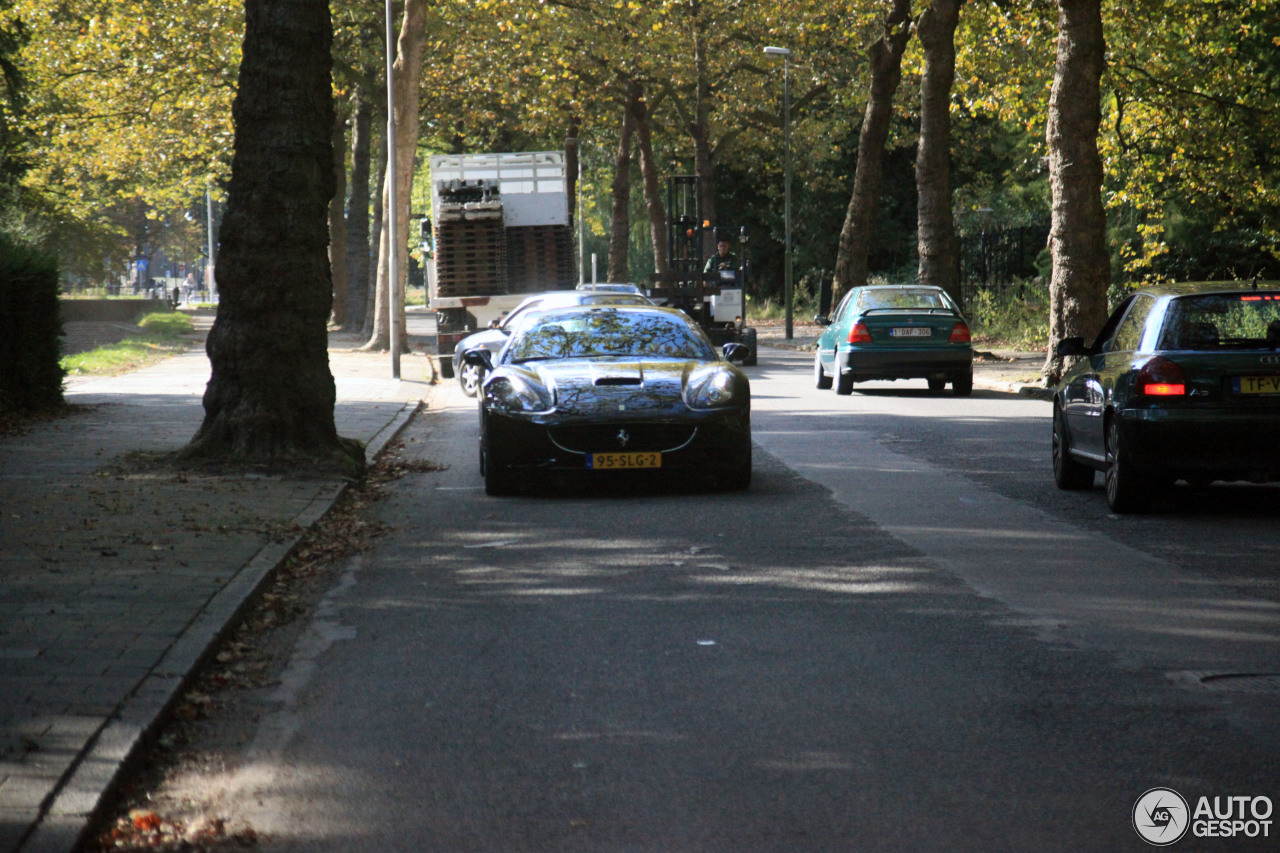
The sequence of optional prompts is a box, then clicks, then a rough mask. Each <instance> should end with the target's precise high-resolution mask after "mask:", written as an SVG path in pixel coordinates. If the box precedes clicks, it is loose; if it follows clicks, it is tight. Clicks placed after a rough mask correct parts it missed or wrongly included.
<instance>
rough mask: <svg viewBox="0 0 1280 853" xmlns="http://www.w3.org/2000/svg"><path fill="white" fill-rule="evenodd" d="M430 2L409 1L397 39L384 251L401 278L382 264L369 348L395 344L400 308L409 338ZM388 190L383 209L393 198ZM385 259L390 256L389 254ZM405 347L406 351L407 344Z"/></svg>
mask: <svg viewBox="0 0 1280 853" xmlns="http://www.w3.org/2000/svg"><path fill="white" fill-rule="evenodd" d="M427 2H428V0H405V4H404V19H403V21H401V26H400V36H399V38H397V39H396V60H395V65H394V75H393V76H394V77H395V80H394V85H393V86H392V100H393V102H394V107H393V108H394V110H395V116H396V140H395V143H396V157H395V163H394V164H392V166H393V168H390V169H389V170H388V173H387V181H392V180H394V181H395V182H396V185H395V186H396V207H397V208H399V209H398V210H395V211H390V212H388V211H387V210H385V209H384V211H383V216H382V236H381V239H380V244H381V248H380V250H381V251H382V252H387V251H395V253H396V254H395V259H396V281H394V282H392V281H388V280H387V271H388V270H387V264H386V263H385V262H384V263H382V264H380V265H379V268H378V287H377V298H376V300H375V301H374V324H373V334H372V335H371V336H370V338H369V342H368V343H366V344H365V345H364V347H363V348H364V349H366V350H371V349H389V348H390V346H391V311H392V310H394V311H395V312H396V328H397V329H398V330H399V335H400V337H401V339H402V340H401V342H400V343H401V344H403V343H404V341H405V340H407V338H406V336H405V331H404V298H403V294H404V285H405V280H406V275H407V273H408V266H409V264H408V261H409V195H410V190H411V189H412V187H413V161H414V156H415V155H416V154H417V147H418V89H419V87H420V85H421V80H422V54H423V51H424V50H425V49H426V45H427V25H426V20H427ZM390 195H391V194H390V193H389V192H386V191H385V190H384V192H383V207H384V208H385V207H386V206H387V204H388V203H389V201H390ZM383 257H384V259H385V257H386V256H385V255H384V256H383ZM401 349H404V347H403V346H402V347H401Z"/></svg>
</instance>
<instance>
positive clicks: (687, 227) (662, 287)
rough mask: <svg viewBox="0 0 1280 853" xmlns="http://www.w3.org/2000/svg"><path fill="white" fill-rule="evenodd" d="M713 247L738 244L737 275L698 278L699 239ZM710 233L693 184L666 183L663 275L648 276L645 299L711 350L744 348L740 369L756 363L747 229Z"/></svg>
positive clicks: (702, 257) (679, 179)
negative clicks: (689, 321) (691, 325)
mask: <svg viewBox="0 0 1280 853" xmlns="http://www.w3.org/2000/svg"><path fill="white" fill-rule="evenodd" d="M708 232H710V233H713V234H714V235H715V237H716V241H717V242H719V241H721V240H727V241H729V242H730V243H732V242H733V240H734V239H735V237H736V240H737V242H738V249H737V251H738V260H739V263H738V265H737V269H732V270H728V269H721V270H712V271H711V272H704V271H703V269H704V267H705V266H706V262H707V254H705V252H704V249H703V240H704V237H705V235H706V234H707V233H708ZM731 235H733V229H731V228H728V227H724V226H721V227H713V226H712V225H711V223H710V222H708V221H706V220H704V219H703V218H702V210H701V205H700V204H699V203H698V179H697V177H696V176H694V175H675V176H672V177H671V178H668V180H667V269H668V270H669V273H668V274H667V275H665V276H664V275H660V274H658V273H654V276H653V281H654V286H653V288H652V289H651V290H650V291H649V297H650V298H651V299H653V301H654V302H657V303H658V304H660V305H668V306H670V307H672V308H679V309H680V310H682V311H684V312H685V313H686V314H688V315H689V316H690V317H692V318H693V320H694V322H696V323H697V324H698V325H699V326H701V327H702V330H703V331H704V332H706V333H707V337H709V338H710V339H711V342H712V343H713V344H715V345H716V346H717V347H719V346H723V345H724V344H727V343H738V344H744V345H745V346H746V347H747V348H748V349H750V350H751V354H750V355H749V356H747V358H746V360H745V361H743V364H744V365H748V366H750V365H754V364H755V363H756V330H755V329H753V328H750V327H748V326H747V325H746V313H747V312H746V308H747V302H746V284H747V274H748V272H749V270H750V264H749V263H748V261H747V229H746V228H745V227H743V228H739V229H737V234H736V235H733V236H731Z"/></svg>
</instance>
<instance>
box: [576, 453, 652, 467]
mask: <svg viewBox="0 0 1280 853" xmlns="http://www.w3.org/2000/svg"><path fill="white" fill-rule="evenodd" d="M587 467H588V468H591V469H592V470H595V471H621V470H623V469H627V468H661V467H662V454H661V453H657V452H645V453H588V454H587Z"/></svg>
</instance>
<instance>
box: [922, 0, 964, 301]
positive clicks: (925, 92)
mask: <svg viewBox="0 0 1280 853" xmlns="http://www.w3.org/2000/svg"><path fill="white" fill-rule="evenodd" d="M963 2H964V0H933V6H932V7H930V8H929V9H926V10H925V12H924V14H922V15H921V16H920V22H919V24H918V25H917V27H916V32H917V33H918V35H919V38H920V44H921V46H922V47H923V48H924V72H923V74H922V75H921V77H920V145H919V148H918V149H917V151H916V194H917V195H918V197H919V204H918V206H917V210H916V234H917V242H918V244H919V253H920V273H919V277H920V281H921V282H922V283H924V284H933V285H937V286H938V287H941V288H942V289H944V290H946V291H947V293H949V294H951V297H952V298H953V299H955V300H956V303H957V304H958V303H959V302H960V257H959V243H958V241H957V240H956V226H955V219H954V218H953V217H952V214H951V84H952V83H953V82H954V81H955V76H956V44H955V35H956V24H957V23H958V22H959V20H960V5H961V4H962V3H963Z"/></svg>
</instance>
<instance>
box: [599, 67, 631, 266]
mask: <svg viewBox="0 0 1280 853" xmlns="http://www.w3.org/2000/svg"><path fill="white" fill-rule="evenodd" d="M636 88H637V87H636V86H635V84H630V85H628V86H627V96H626V100H625V101H624V102H623V105H622V126H621V127H620V128H619V129H618V154H617V156H616V157H615V158H614V161H613V186H612V188H611V192H612V195H613V215H612V218H611V221H610V223H609V271H608V273H607V279H606V280H607V281H627V280H628V279H630V277H631V270H630V265H629V263H628V258H627V249H628V248H629V246H630V242H631V241H630V237H631V133H632V130H633V120H632V116H631V100H632V90H633V89H636Z"/></svg>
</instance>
